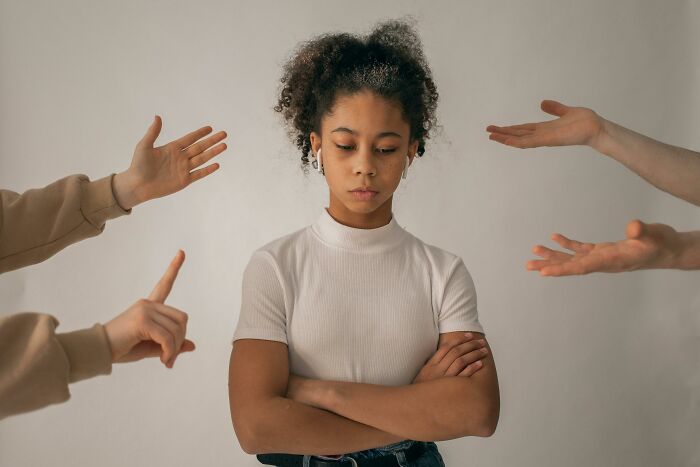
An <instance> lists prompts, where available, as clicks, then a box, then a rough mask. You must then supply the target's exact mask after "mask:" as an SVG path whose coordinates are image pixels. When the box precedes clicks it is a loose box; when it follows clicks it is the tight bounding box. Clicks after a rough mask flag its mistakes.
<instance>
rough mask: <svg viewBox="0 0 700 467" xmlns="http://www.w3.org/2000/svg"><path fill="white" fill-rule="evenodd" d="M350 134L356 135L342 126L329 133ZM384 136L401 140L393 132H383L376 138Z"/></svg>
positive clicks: (398, 135)
mask: <svg viewBox="0 0 700 467" xmlns="http://www.w3.org/2000/svg"><path fill="white" fill-rule="evenodd" d="M336 132H337V133H350V134H351V135H357V132H356V131H353V130H351V129H350V128H345V127H344V126H341V127H338V128H336V129H335V130H333V131H331V133H336ZM385 136H394V137H396V138H401V135H400V134H398V133H396V132H394V131H383V132H381V133H379V134H378V135H377V138H384V137H385Z"/></svg>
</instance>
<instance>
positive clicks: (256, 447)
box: [234, 424, 265, 455]
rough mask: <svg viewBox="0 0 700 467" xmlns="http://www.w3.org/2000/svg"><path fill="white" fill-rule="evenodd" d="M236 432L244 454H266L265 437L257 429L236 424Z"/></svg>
mask: <svg viewBox="0 0 700 467" xmlns="http://www.w3.org/2000/svg"><path fill="white" fill-rule="evenodd" d="M234 431H235V432H236V437H237V438H238V444H240V445H241V449H243V452H245V453H246V454H251V455H255V454H263V453H264V451H265V450H264V448H263V446H262V444H263V443H262V439H263V437H262V436H260V434H259V430H258V429H257V428H255V427H254V426H252V425H250V424H234Z"/></svg>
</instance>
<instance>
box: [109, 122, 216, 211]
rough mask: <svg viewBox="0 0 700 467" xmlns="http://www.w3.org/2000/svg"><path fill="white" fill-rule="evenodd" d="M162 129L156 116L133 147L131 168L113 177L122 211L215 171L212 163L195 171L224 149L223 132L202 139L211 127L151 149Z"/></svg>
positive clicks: (177, 189) (175, 190)
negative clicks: (134, 147)
mask: <svg viewBox="0 0 700 467" xmlns="http://www.w3.org/2000/svg"><path fill="white" fill-rule="evenodd" d="M162 126H163V122H162V121H161V119H160V117H158V116H156V117H155V119H154V121H153V123H152V124H151V126H150V127H149V128H148V131H146V134H145V135H144V137H143V138H142V139H141V141H139V143H138V144H137V145H136V149H135V150H134V157H133V159H132V160H131V166H130V167H129V168H128V169H127V170H126V171H124V172H122V173H119V174H117V175H115V177H114V194H115V197H116V198H117V202H118V203H119V205H120V206H121V207H122V208H124V209H131V208H132V207H134V206H136V205H138V204H140V203H143V202H145V201H148V200H151V199H155V198H160V197H162V196H166V195H169V194H172V193H175V192H177V191H180V190H182V189H183V188H185V187H187V186H188V185H189V184H190V183H192V182H195V181H197V180H199V179H201V178H204V177H206V176H207V175H209V174H211V173H213V172H214V171H216V170H217V169H218V168H219V164H218V163H214V164H210V165H208V166H206V167H203V168H200V169H198V167H200V166H202V165H203V164H205V163H207V162H208V161H209V160H211V159H212V158H214V157H216V156H217V155H219V154H220V153H222V152H223V151H225V150H226V144H225V143H221V141H222V140H223V139H224V138H226V132H224V131H220V132H218V133H215V134H213V135H211V136H209V137H208V138H206V139H203V140H202V138H204V137H205V136H206V135H208V134H209V133H211V132H212V128H211V127H209V126H206V127H203V128H200V129H199V130H196V131H193V132H191V133H189V134H187V135H185V136H183V137H181V138H179V139H176V140H175V141H172V142H170V143H168V144H166V145H164V146H160V147H154V144H155V142H156V139H157V138H158V135H159V134H160V130H161V128H162ZM200 140H201V141H200ZM217 143H219V144H217Z"/></svg>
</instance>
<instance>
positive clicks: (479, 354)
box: [445, 342, 489, 376]
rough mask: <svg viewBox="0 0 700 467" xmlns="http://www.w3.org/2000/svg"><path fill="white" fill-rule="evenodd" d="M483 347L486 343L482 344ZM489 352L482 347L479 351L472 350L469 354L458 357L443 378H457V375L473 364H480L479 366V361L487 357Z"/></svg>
mask: <svg viewBox="0 0 700 467" xmlns="http://www.w3.org/2000/svg"><path fill="white" fill-rule="evenodd" d="M483 345H484V346H485V345H486V343H485V342H484V344H483ZM488 353H489V350H488V349H487V348H486V347H482V348H480V349H476V350H472V351H471V352H469V353H466V354H464V355H462V356H461V357H458V358H457V359H456V360H455V361H454V362H452V364H451V365H450V366H449V367H448V368H447V371H445V376H457V375H459V374H460V373H461V372H462V371H464V370H465V369H466V368H467V367H469V366H470V365H472V364H474V363H480V364H481V359H482V358H484V357H486V355H488ZM477 367H480V365H477Z"/></svg>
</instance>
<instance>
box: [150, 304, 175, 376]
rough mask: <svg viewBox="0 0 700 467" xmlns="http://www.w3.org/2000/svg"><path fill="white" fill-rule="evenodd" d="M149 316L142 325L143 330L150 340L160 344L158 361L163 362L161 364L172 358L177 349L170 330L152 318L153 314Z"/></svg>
mask: <svg viewBox="0 0 700 467" xmlns="http://www.w3.org/2000/svg"><path fill="white" fill-rule="evenodd" d="M150 318H151V319H149V320H148V321H147V322H146V323H145V325H144V326H145V329H144V331H145V332H146V336H147V337H148V339H149V340H152V341H154V342H156V343H157V344H158V345H160V348H161V355H160V361H161V362H163V364H166V363H167V362H169V361H170V360H171V359H172V358H173V356H174V355H175V354H176V352H177V349H178V347H177V346H176V341H175V336H174V335H173V334H172V333H171V332H170V330H168V329H167V328H165V327H164V326H162V325H161V324H160V323H159V322H158V321H156V320H155V319H153V316H151V317H150Z"/></svg>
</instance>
